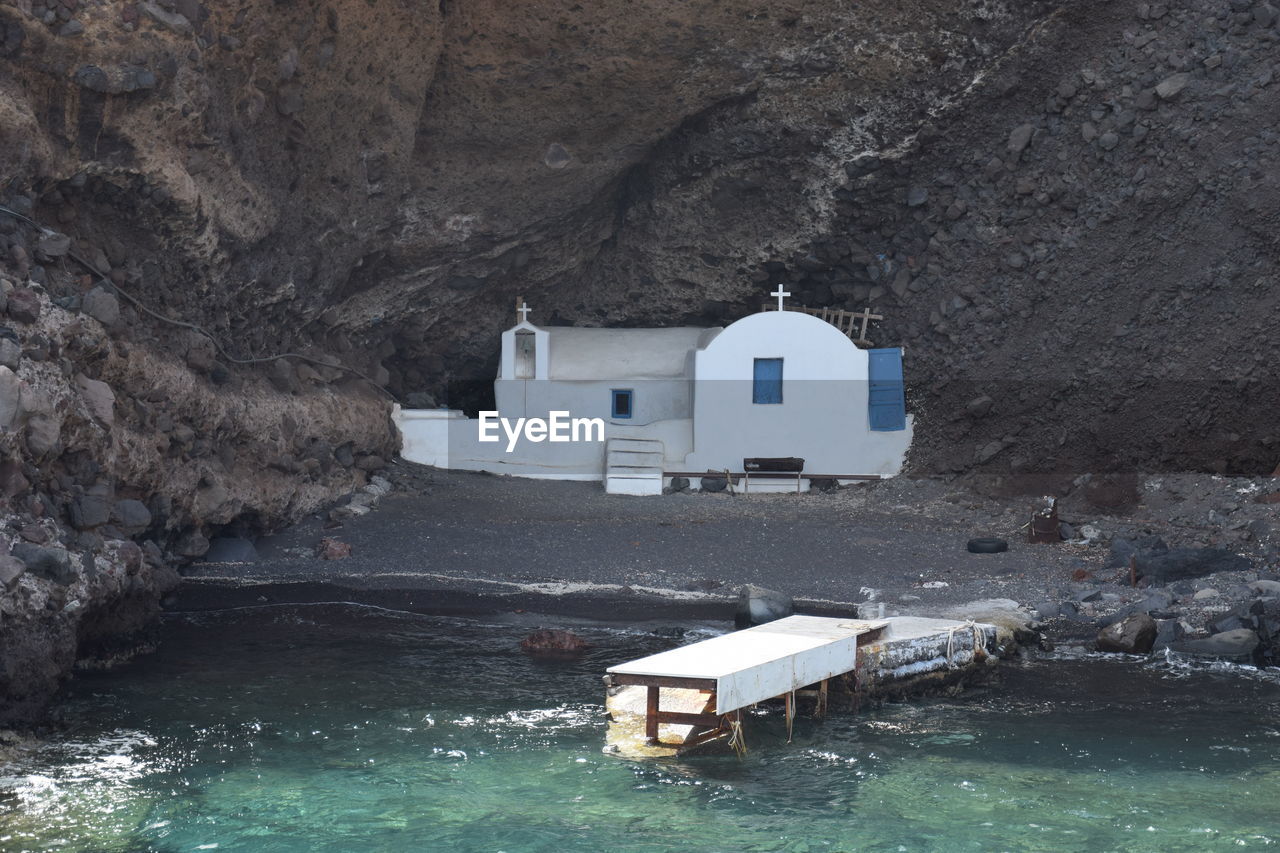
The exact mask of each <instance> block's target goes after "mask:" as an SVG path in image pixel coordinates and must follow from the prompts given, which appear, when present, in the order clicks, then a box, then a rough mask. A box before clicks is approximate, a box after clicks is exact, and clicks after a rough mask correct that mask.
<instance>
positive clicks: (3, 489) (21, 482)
mask: <svg viewBox="0 0 1280 853" xmlns="http://www.w3.org/2000/svg"><path fill="white" fill-rule="evenodd" d="M29 488H31V481H29V480H28V479H27V478H26V476H25V475H24V474H23V473H22V465H21V464H20V463H19V462H18V461H17V460H16V459H6V460H5V461H4V462H0V495H4V496H5V497H6V498H16V497H17V496H18V495H20V494H22V493H23V492H25V491H26V490H27V489H29Z"/></svg>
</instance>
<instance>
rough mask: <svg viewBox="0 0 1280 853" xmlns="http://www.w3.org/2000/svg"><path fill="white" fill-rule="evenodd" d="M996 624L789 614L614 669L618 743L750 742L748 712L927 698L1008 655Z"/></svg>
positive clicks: (661, 747)
mask: <svg viewBox="0 0 1280 853" xmlns="http://www.w3.org/2000/svg"><path fill="white" fill-rule="evenodd" d="M998 643H999V638H998V631H997V629H996V626H994V625H986V624H981V623H974V622H959V621H955V620H950V619H926V618H916V617H891V618H888V619H879V620H859V619H839V618H830V617H821V616H788V617H787V618H785V619H779V620H777V621H776V622H770V623H768V624H766V625H760V626H758V627H755V628H749V629H747V630H745V631H736V632H734V633H731V634H724V635H722V636H719V637H713V638H711V639H709V640H703V641H702V642H699V643H693V644H691V645H688V646H682V647H680V648H676V649H671V650H670V651H666V652H661V653H659V654H655V655H649V656H648V657H644V658H640V659H639V660H634V661H631V662H629V663H624V664H620V665H618V666H614V667H610V668H609V670H608V674H607V675H606V676H605V683H606V685H607V688H608V698H607V700H606V705H607V707H608V711H609V718H610V725H609V746H610V748H611V749H613V750H614V751H617V752H622V753H625V754H628V755H630V756H633V757H645V756H662V755H676V754H679V753H681V752H684V751H686V750H688V749H692V748H694V747H696V746H700V745H702V744H705V743H707V742H708V741H713V740H718V739H726V740H730V741H731V742H732V741H737V742H739V743H740V740H741V726H742V722H743V714H742V712H743V710H744V709H748V708H751V707H753V706H755V705H757V704H759V703H761V702H765V701H768V700H772V699H781V700H782V701H783V703H784V706H785V708H786V714H787V717H788V719H790V718H792V717H793V716H794V715H795V713H796V709H797V706H798V703H799V702H800V701H801V700H805V701H812V703H813V709H814V713H815V714H817V715H821V714H824V713H826V711H827V708H828V706H829V705H830V704H831V702H832V701H833V699H834V700H835V702H836V705H837V707H844V706H848V707H850V708H854V707H856V706H857V705H858V704H859V702H860V701H861V700H862V699H863V698H867V697H870V696H877V695H886V694H890V695H892V694H897V693H903V694H907V693H911V692H923V691H924V690H927V689H928V688H929V687H930V686H940V685H941V684H943V683H946V682H953V681H955V680H957V677H958V676H963V675H965V674H968V673H971V672H972V671H974V670H975V669H976V668H978V667H980V666H982V665H983V664H984V663H986V662H987V661H989V660H994V654H995V653H996V651H997V650H998Z"/></svg>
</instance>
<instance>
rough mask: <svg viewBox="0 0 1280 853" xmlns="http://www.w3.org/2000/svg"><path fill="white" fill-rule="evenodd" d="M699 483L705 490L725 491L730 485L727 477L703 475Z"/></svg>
mask: <svg viewBox="0 0 1280 853" xmlns="http://www.w3.org/2000/svg"><path fill="white" fill-rule="evenodd" d="M699 485H700V486H701V487H702V491H704V492H723V491H724V490H725V489H726V488H728V486H729V481H728V479H727V478H725V477H723V476H720V477H703V478H702V479H701V480H700V481H699Z"/></svg>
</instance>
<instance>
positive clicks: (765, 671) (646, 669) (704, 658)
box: [608, 616, 888, 714]
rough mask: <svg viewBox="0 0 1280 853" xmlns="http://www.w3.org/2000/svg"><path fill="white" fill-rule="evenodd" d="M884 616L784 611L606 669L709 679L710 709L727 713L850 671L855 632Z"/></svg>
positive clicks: (874, 627) (872, 627) (869, 631)
mask: <svg viewBox="0 0 1280 853" xmlns="http://www.w3.org/2000/svg"><path fill="white" fill-rule="evenodd" d="M887 624H888V622H887V621H875V622H868V621H862V620H859V619H832V618H829V617H824V616H788V617H787V618H785V619H779V620H778V621H776V622H770V623H768V624H767V625H760V626H758V627H756V628H749V629H747V630H745V631H735V632H734V633H732V634H724V635H722V636H719V637H713V638H711V639H710V640H703V641H702V642H700V643H693V644H692V645H688V646H681V647H680V648H678V649H672V650H670V651H667V652H661V653H659V654H656V655H649V656H648V657H645V658H640V659H639V660H634V661H631V662H629V663H624V664H620V665H618V666H614V667H610V668H609V670H608V672H609V674H610V675H623V676H639V677H650V678H657V679H672V678H676V679H691V680H699V681H706V682H708V686H710V682H714V688H713V689H714V690H715V697H716V705H715V713H716V714H728V713H730V712H731V711H736V710H738V709H739V708H745V707H746V706H748V705H753V704H755V703H757V702H763V701H765V700H766V699H773V698H774V697H777V696H782V695H783V694H786V693H790V692H792V691H793V690H799V689H800V688H802V687H805V686H807V685H810V684H816V683H818V682H819V681H822V680H824V679H827V678H833V677H835V676H837V675H841V674H843V673H846V672H850V671H852V670H853V669H854V668H855V666H856V665H857V654H858V638H859V637H862V636H864V635H874V634H876V633H877V632H879V631H880V630H881V629H883V628H884V627H885V626H886V625H887Z"/></svg>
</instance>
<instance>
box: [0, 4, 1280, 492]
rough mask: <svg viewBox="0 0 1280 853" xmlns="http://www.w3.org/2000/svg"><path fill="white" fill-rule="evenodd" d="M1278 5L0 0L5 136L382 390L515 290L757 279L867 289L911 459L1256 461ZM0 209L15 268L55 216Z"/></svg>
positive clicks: (61, 215)
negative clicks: (892, 358)
mask: <svg viewBox="0 0 1280 853" xmlns="http://www.w3.org/2000/svg"><path fill="white" fill-rule="evenodd" d="M1276 17H1277V16H1276V14H1275V9H1274V8H1273V7H1272V6H1271V5H1269V4H1268V3H1266V2H1262V3H1254V2H1249V0H1232V2H1230V3H1226V2H1220V0H1193V2H1189V3H1186V4H1181V5H1175V6H1172V7H1171V6H1166V5H1159V4H1149V3H1137V2H1128V1H1127V0H1126V2H1119V3H1103V2H1081V3H1072V4H1060V5H1054V4H1052V3H1022V4H1003V3H997V2H987V0H982V2H968V3H959V4H957V3H953V2H940V0H923V2H911V3H898V2H893V3H890V2H873V3H861V4H856V5H849V4H843V3H834V2H831V0H801V1H800V2H796V3H791V4H788V5H785V6H782V7H777V6H775V5H771V4H758V3H752V2H747V1H746V0H730V2H718V3H713V2H694V3H671V2H668V0H649V2H644V3H634V2H622V0H617V2H613V0H601V2H597V3H591V4H569V3H558V2H538V3H534V4H532V5H526V6H523V7H521V9H520V11H519V12H518V13H513V11H512V10H511V8H510V6H509V4H500V3H496V2H492V0H449V1H448V2H440V3H434V2H432V3H401V2H388V0H371V2H357V0H333V2H292V3H264V2H248V3H245V4H241V5H239V6H237V7H235V8H231V7H220V6H217V5H216V4H209V5H206V4H202V3H199V2H197V0H183V1H182V2H177V3H173V2H161V3H158V4H157V3H152V2H143V3H137V4H135V3H120V2H108V3H105V4H101V5H85V4H81V3H80V2H79V0H44V2H43V3H42V2H40V0H9V5H7V6H0V28H2V29H0V36H2V37H0V65H3V66H4V68H5V71H6V72H7V73H6V74H5V75H4V82H2V83H0V117H3V119H4V121H3V122H0V157H3V159H4V160H5V162H6V163H8V164H11V165H10V168H9V169H8V171H7V174H8V175H9V176H10V177H11V178H12V179H13V184H12V186H11V192H12V193H13V197H12V198H11V201H13V202H14V203H16V204H17V205H18V206H24V205H25V206H26V207H29V208H30V209H31V210H32V211H33V212H35V213H36V214H38V215H39V217H40V218H41V219H43V220H45V221H48V222H53V223H56V224H57V226H58V227H59V228H60V229H61V230H63V231H65V232H67V234H69V235H70V236H72V237H73V238H74V241H73V242H72V245H73V246H74V247H75V248H76V249H78V250H79V251H80V253H81V254H82V255H85V256H87V257H89V258H91V259H93V260H94V261H95V263H96V264H98V265H99V266H100V267H101V268H105V267H110V272H111V274H112V277H113V279H114V280H115V281H116V283H117V284H118V285H121V286H129V287H132V288H133V289H135V290H136V291H137V292H138V293H139V295H142V296H144V297H148V298H149V299H150V301H151V303H152V304H155V303H160V302H162V303H163V304H165V305H166V306H167V307H168V309H169V310H170V311H172V312H174V313H176V314H181V315H182V316H184V317H187V318H198V319H202V320H204V321H206V322H208V323H211V324H213V325H214V326H216V327H217V328H218V330H220V331H222V332H224V333H229V335H230V337H231V338H233V339H234V340H236V341H237V343H238V344H239V345H240V347H241V349H240V351H241V352H242V353H248V352H251V351H253V352H264V351H277V350H279V349H280V348H282V347H284V346H285V345H286V344H288V345H296V346H311V347H314V348H316V350H317V351H322V352H330V353H334V354H336V355H338V356H339V357H341V358H342V359H343V360H344V361H346V362H348V363H351V364H355V365H359V366H363V367H364V368H366V370H367V371H368V372H370V373H372V374H376V377H377V378H379V379H384V380H386V381H387V382H389V383H390V387H391V388H392V390H393V391H395V392H396V393H398V394H401V395H405V394H407V393H410V392H414V391H429V392H432V393H435V394H437V395H439V393H440V392H441V391H442V390H443V389H444V388H445V387H446V386H447V384H448V383H449V382H450V381H451V380H458V379H466V380H473V379H481V380H486V379H488V378H489V377H490V376H491V374H492V371H491V368H492V366H493V364H494V360H495V358H496V333H497V331H498V330H499V329H500V328H502V327H503V326H505V325H507V324H508V322H509V320H510V312H509V306H510V304H511V299H512V297H514V296H515V295H517V294H522V295H525V296H527V297H528V298H529V299H530V301H531V302H532V303H533V305H534V307H535V312H536V313H535V315H534V318H535V319H536V320H539V321H541V322H582V323H589V324H624V325H625V324H647V323H661V324H670V323H679V322H705V323H720V322H725V321H729V320H733V319H736V318H737V317H739V316H742V315H743V314H744V313H746V312H748V311H752V310H755V308H756V307H757V306H758V304H759V302H760V301H761V294H762V293H763V292H765V290H766V289H767V286H768V285H769V284H771V283H773V282H775V281H777V280H785V281H787V282H789V283H790V285H791V289H792V291H793V292H795V293H796V294H797V300H798V301H800V302H801V303H807V304H810V305H837V306H843V307H851V308H863V307H866V306H867V305H873V306H875V307H877V308H878V309H880V310H882V311H883V312H884V313H886V314H887V319H886V320H885V322H884V323H883V324H882V327H881V328H879V329H877V330H875V331H876V338H877V340H878V341H881V342H883V343H885V344H905V345H906V346H907V347H908V354H909V365H908V367H909V372H910V375H911V376H912V377H913V381H914V382H915V384H916V386H917V392H916V394H915V400H914V401H913V403H914V408H915V409H916V411H917V412H918V413H919V414H920V415H921V416H922V427H925V428H922V429H921V430H919V431H918V434H919V435H920V436H921V442H920V444H919V446H918V452H917V454H916V458H915V460H914V464H915V465H916V466H917V468H918V469H927V470H938V469H942V470H960V469H965V468H968V467H971V466H973V465H982V466H985V467H988V468H996V469H1000V470H1012V471H1014V472H1018V471H1033V470H1040V469H1045V468H1054V467H1067V468H1073V469H1075V470H1081V469H1085V468H1088V467H1090V466H1093V467H1096V466H1097V465H1099V464H1102V463H1110V464H1116V463H1123V464H1144V465H1170V466H1174V467H1177V466H1188V467H1207V466H1214V467H1217V468H1219V469H1222V470H1237V469H1238V470H1243V471H1245V472H1252V471H1253V469H1255V468H1258V467H1259V466H1262V465H1266V464H1268V463H1269V464H1270V465H1272V466H1273V465H1274V461H1275V456H1276V448H1275V447H1274V443H1272V444H1267V443H1265V441H1264V439H1263V437H1262V431H1261V430H1254V429H1253V428H1254V427H1259V426H1261V422H1260V421H1259V420H1258V418H1259V417H1260V415H1258V414H1257V413H1258V412H1259V411H1260V410H1262V409H1264V408H1265V406H1266V405H1267V404H1268V403H1274V399H1273V398H1272V397H1269V396H1266V395H1267V394H1268V393H1271V392H1269V391H1267V390H1266V389H1267V387H1268V384H1269V383H1267V382H1266V381H1265V380H1266V379H1267V378H1268V377H1270V376H1273V375H1274V369H1273V368H1272V366H1271V365H1272V364H1274V353H1272V352H1261V351H1259V350H1258V348H1257V347H1256V346H1255V345H1256V344H1258V343H1259V341H1267V343H1268V344H1272V343H1274V339H1275V337H1276V336H1275V335H1273V334H1271V335H1269V334H1268V333H1267V332H1268V330H1267V329H1266V328H1264V326H1265V325H1266V323H1267V322H1268V320H1269V318H1270V317H1271V316H1274V309H1275V308H1276V304H1275V301H1276V299H1277V296H1276V292H1277V289H1276V288H1274V287H1268V286H1267V284H1268V282H1271V283H1274V281H1275V277H1276V269H1275V253H1276V252H1275V242H1274V234H1275V232H1276V228H1275V225H1276V221H1275V216H1276V213H1275V211H1276V209H1277V205H1276V204H1275V202H1276V200H1277V191H1278V190H1280V187H1278V186H1277V184H1276V177H1275V176H1276V175H1277V174H1280V169H1278V168H1276V162H1275V161H1276V156H1277V155H1276V144H1277V138H1276V131H1275V129H1274V127H1272V124H1271V119H1270V117H1271V116H1273V115H1275V114H1276V112H1277V108H1278V107H1280V102H1278V101H1277V98H1278V97H1280V95H1277V92H1278V91H1280V87H1277V86H1276V85H1274V84H1273V83H1272V79H1273V77H1274V75H1275V73H1276V69H1275V62H1276V59H1275V56H1276V40H1277V31H1276ZM7 242H8V243H9V245H8V246H7V247H5V248H7V250H8V252H9V255H10V259H11V261H12V262H13V263H15V264H16V265H17V266H19V267H34V268H36V269H37V276H38V277H39V276H40V275H43V268H45V267H47V266H48V261H51V260H52V259H53V258H57V257H62V255H60V253H59V251H61V252H66V251H67V248H66V247H59V246H34V245H29V244H30V243H32V242H34V241H33V240H32V239H29V237H28V238H24V239H13V238H12V235H11V236H10V239H9V240H8V241H7ZM42 242H43V241H42ZM104 271H105V270H104ZM1233 342H1234V346H1240V345H1247V346H1248V348H1249V349H1250V353H1249V354H1248V356H1246V357H1245V358H1244V359H1241V358H1237V357H1235V356H1234V355H1233V353H1232V350H1233ZM1255 353H1256V355H1255ZM384 367H385V368H386V371H385V372H384V370H383V368H384ZM1188 383H1190V384H1188ZM1271 385H1274V383H1271ZM982 396H987V397H989V398H991V399H992V400H993V401H994V403H993V405H991V406H988V407H985V412H984V413H983V414H982V415H981V416H978V417H971V416H967V415H965V416H960V413H961V412H963V411H964V407H965V404H966V402H968V401H971V400H973V399H975V398H978V397H982ZM1215 413H1221V414H1223V415H1224V417H1222V418H1218V417H1215ZM1227 420H1230V421H1231V422H1232V425H1231V426H1230V427H1227V426H1224V425H1223V423H1225V422H1226V421H1227Z"/></svg>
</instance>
